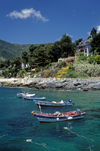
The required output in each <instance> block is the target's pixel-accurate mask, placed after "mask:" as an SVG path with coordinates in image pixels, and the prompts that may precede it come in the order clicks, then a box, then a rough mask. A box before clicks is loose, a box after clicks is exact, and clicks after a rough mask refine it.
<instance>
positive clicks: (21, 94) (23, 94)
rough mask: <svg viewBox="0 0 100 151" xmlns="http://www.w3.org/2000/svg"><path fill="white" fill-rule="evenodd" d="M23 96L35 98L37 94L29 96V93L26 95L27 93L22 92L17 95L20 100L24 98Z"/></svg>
mask: <svg viewBox="0 0 100 151" xmlns="http://www.w3.org/2000/svg"><path fill="white" fill-rule="evenodd" d="M23 96H28V97H30V96H35V94H29V93H25V92H20V93H17V97H19V98H23Z"/></svg>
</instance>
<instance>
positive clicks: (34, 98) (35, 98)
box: [23, 95, 46, 100]
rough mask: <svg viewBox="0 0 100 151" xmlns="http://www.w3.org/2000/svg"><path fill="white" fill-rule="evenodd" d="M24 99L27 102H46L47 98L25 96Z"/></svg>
mask: <svg viewBox="0 0 100 151" xmlns="http://www.w3.org/2000/svg"><path fill="white" fill-rule="evenodd" d="M23 98H24V99H26V100H46V97H35V96H27V95H24V96H23Z"/></svg>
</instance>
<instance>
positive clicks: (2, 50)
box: [0, 40, 31, 61]
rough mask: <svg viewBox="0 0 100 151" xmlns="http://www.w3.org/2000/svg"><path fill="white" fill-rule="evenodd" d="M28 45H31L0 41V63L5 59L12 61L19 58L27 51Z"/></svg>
mask: <svg viewBox="0 0 100 151" xmlns="http://www.w3.org/2000/svg"><path fill="white" fill-rule="evenodd" d="M30 45H31V44H27V45H19V44H11V43H8V42H6V41H3V40H0V61H4V60H6V59H10V60H12V59H14V58H16V57H18V56H19V57H20V56H21V54H22V52H23V51H27V52H28V51H29V47H30Z"/></svg>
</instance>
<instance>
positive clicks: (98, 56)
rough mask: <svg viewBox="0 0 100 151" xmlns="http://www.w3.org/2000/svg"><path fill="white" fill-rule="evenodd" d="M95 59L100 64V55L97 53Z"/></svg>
mask: <svg viewBox="0 0 100 151" xmlns="http://www.w3.org/2000/svg"><path fill="white" fill-rule="evenodd" d="M94 59H95V61H96V62H97V64H100V55H96V56H95V57H94Z"/></svg>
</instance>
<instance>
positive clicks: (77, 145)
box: [0, 87, 100, 151]
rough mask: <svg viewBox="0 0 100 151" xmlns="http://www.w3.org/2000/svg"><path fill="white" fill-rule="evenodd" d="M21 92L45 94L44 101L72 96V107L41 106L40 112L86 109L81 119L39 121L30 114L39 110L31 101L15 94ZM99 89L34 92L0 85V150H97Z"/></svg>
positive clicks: (98, 147)
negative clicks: (52, 121)
mask: <svg viewBox="0 0 100 151" xmlns="http://www.w3.org/2000/svg"><path fill="white" fill-rule="evenodd" d="M20 91H25V92H29V93H35V94H36V96H39V97H41V96H45V97H46V98H47V101H60V100H64V101H67V100H69V99H72V101H73V102H74V103H75V104H74V106H72V107H62V108H60V107H57V108H56V107H53V108H52V107H47V108H46V107H44V108H43V107H42V112H48V113H51V112H52V113H54V112H55V111H60V112H64V111H72V110H76V109H77V108H79V109H80V110H81V111H85V112H86V116H85V118H84V119H80V120H75V121H66V122H57V123H39V121H38V120H37V119H36V118H34V117H33V115H32V114H31V111H32V110H39V108H38V107H37V106H36V104H35V103H34V102H33V101H32V100H24V99H23V98H18V97H17V96H16V94H17V93H19V92H20ZM99 150H100V91H86V92H83V91H78V90H77V91H76V90H74V91H37V90H33V89H28V88H27V89H25V88H3V87H0V151H99Z"/></svg>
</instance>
